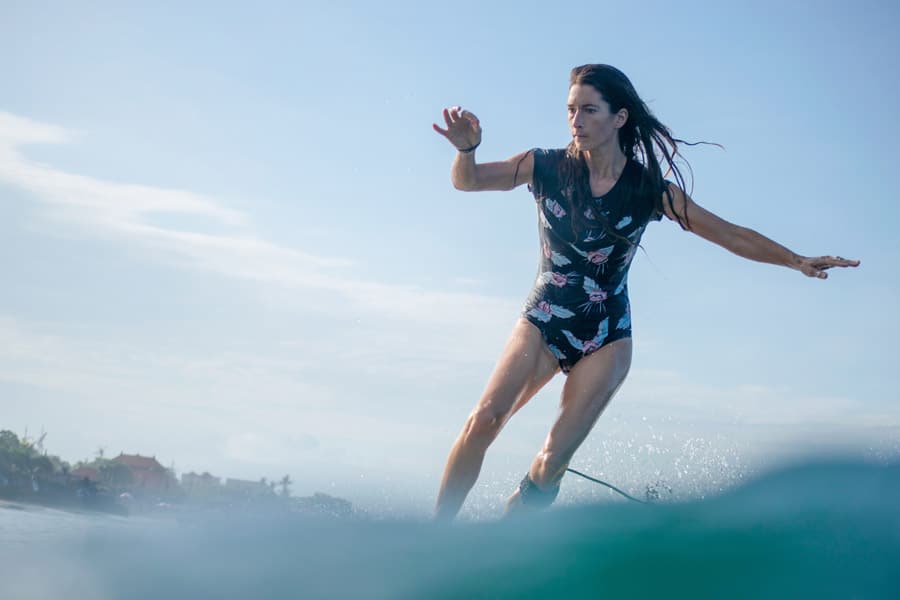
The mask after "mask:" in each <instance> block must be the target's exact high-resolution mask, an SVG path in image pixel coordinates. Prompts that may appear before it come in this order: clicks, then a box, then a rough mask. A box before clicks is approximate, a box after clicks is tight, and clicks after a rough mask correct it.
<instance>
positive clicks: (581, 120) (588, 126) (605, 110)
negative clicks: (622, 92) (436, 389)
mask: <svg viewBox="0 0 900 600" xmlns="http://www.w3.org/2000/svg"><path fill="white" fill-rule="evenodd" d="M568 110H569V130H570V131H571V133H572V139H573V140H574V142H575V148H576V149H578V150H597V149H599V148H604V147H608V146H610V145H612V146H615V145H617V143H618V130H619V128H620V127H622V125H624V124H625V122H626V121H627V120H628V111H627V110H625V109H624V108H623V109H622V110H620V111H619V112H617V113H611V112H610V110H609V104H608V103H607V102H606V100H604V99H603V96H601V95H600V92H598V91H597V90H596V89H595V88H594V87H593V86H591V85H586V84H581V83H576V84H575V85H573V86H572V87H571V88H569V106H568Z"/></svg>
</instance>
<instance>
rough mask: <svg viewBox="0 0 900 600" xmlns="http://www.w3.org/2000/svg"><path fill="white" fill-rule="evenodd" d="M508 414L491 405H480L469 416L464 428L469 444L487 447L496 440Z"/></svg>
mask: <svg viewBox="0 0 900 600" xmlns="http://www.w3.org/2000/svg"><path fill="white" fill-rule="evenodd" d="M505 420H506V415H504V414H502V413H501V412H498V411H496V410H494V409H492V408H490V407H486V406H479V407H477V408H476V409H475V410H474V411H472V414H470V415H469V418H468V419H466V425H465V427H464V429H463V435H464V437H465V439H466V442H467V443H469V444H477V445H478V446H483V447H485V448H486V447H487V446H489V445H490V444H491V442H493V441H494V439H495V438H496V437H497V434H498V433H500V430H501V429H502V428H503V424H504V422H505Z"/></svg>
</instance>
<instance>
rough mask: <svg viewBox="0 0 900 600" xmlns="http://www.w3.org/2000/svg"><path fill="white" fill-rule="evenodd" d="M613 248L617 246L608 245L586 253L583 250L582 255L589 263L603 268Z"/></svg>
mask: <svg viewBox="0 0 900 600" xmlns="http://www.w3.org/2000/svg"><path fill="white" fill-rule="evenodd" d="M613 248H615V246H607V247H606V248H600V249H599V250H591V251H589V252H586V253H585V252H582V253H581V255H582V256H584V258H585V259H586V260H587V261H588V262H589V263H591V264H592V265H596V266H597V267H600V268H601V270H602V269H604V268H605V266H606V263H607V261H608V260H609V255H610V254H611V253H612V251H613Z"/></svg>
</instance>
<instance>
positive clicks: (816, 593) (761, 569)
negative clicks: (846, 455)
mask: <svg viewBox="0 0 900 600" xmlns="http://www.w3.org/2000/svg"><path fill="white" fill-rule="evenodd" d="M0 523H2V521H0ZM0 533H2V532H0ZM20 541H21V540H20ZM0 550H2V551H3V554H2V555H0V563H2V566H0V597H2V598H11V599H12V598H15V599H19V598H22V599H30V598H34V599H40V600H44V599H47V598H79V599H94V598H96V599H98V600H105V599H113V598H115V599H118V598H123V599H135V600H140V599H148V600H150V599H153V600H157V599H165V600H173V599H181V598H184V599H192V600H193V599H198V598H210V599H212V598H216V599H218V598H423V599H431V598H438V599H440V598H448V599H449V598H526V599H527V598H655V599H660V598H766V599H768V598H893V599H897V598H900V464H887V465H885V464H878V465H876V464H870V463H865V462H859V461H837V460H823V461H819V462H815V463H807V464H803V465H797V466H794V467H790V468H783V469H781V470H778V471H774V472H770V473H768V474H766V475H763V476H761V477H759V478H758V479H756V480H754V481H752V482H749V483H747V484H745V485H743V486H741V487H739V488H736V489H733V490H731V491H730V492H728V493H726V494H724V495H721V496H718V497H715V498H712V499H706V500H702V501H691V502H685V503H677V504H675V503H668V504H666V503H661V504H651V505H641V504H637V503H625V502H621V503H613V504H604V505H592V506H576V507H571V506H570V507H561V508H557V509H553V510H550V511H547V512H544V513H539V514H533V515H529V516H522V517H518V518H515V519H509V520H504V521H499V522H489V523H457V524H454V525H450V526H439V525H435V524H432V523H428V522H421V521H413V520H409V521H402V520H391V521H384V520H376V519H372V518H364V519H363V518H359V519H350V520H346V519H345V520H338V519H309V518H299V517H291V516H284V515H281V516H275V515H243V516H240V517H237V516H218V517H215V518H204V519H191V520H180V521H172V522H159V523H152V522H145V523H142V524H141V525H140V526H137V527H133V526H132V527H122V528H113V529H108V528H103V529H98V530H93V529H92V528H88V529H87V530H85V531H80V532H79V533H78V534H77V535H74V534H72V535H69V536H63V539H52V540H50V539H46V540H43V541H36V542H34V543H29V542H27V541H25V542H23V543H19V544H4V543H3V542H2V541H0Z"/></svg>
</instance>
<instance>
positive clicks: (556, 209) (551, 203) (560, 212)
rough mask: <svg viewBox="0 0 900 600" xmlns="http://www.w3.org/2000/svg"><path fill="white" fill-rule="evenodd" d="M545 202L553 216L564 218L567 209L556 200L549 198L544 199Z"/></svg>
mask: <svg viewBox="0 0 900 600" xmlns="http://www.w3.org/2000/svg"><path fill="white" fill-rule="evenodd" d="M544 204H545V205H546V206H547V210H549V211H550V212H551V213H553V216H554V217H556V218H557V219H562V218H563V217H564V216H566V210H565V209H564V208H563V207H562V206H561V205H560V204H559V202H557V201H556V200H553V199H552V198H547V199H546V200H544Z"/></svg>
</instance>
